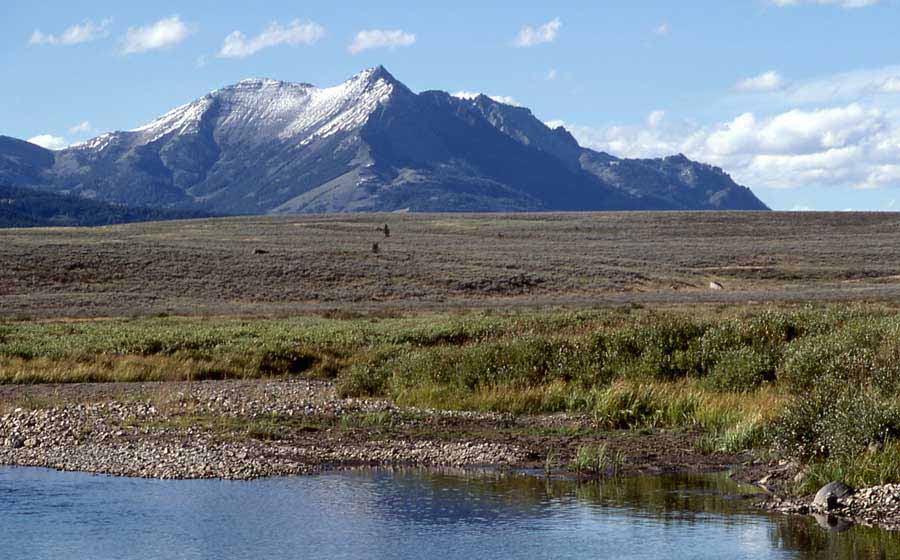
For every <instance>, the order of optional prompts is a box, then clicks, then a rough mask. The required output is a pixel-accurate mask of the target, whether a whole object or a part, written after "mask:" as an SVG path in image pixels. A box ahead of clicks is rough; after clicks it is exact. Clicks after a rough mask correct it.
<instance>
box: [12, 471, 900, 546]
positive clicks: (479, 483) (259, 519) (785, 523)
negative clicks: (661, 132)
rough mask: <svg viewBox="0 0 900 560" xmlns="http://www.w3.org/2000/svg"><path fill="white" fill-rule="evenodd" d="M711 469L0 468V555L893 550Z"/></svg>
mask: <svg viewBox="0 0 900 560" xmlns="http://www.w3.org/2000/svg"><path fill="white" fill-rule="evenodd" d="M741 492H747V488H742V487H738V486H737V485H735V484H733V483H732V482H731V481H729V480H728V479H727V478H726V477H724V476H722V475H712V476H671V477H645V478H633V479H624V480H619V481H608V482H604V483H602V484H587V485H576V484H573V483H571V482H552V483H548V482H546V481H542V480H538V479H534V478H528V477H499V476H489V475H488V476H485V475H483V474H482V475H478V476H475V475H473V474H469V475H466V474H456V475H449V474H436V473H428V472H419V471H405V472H386V471H361V472H345V473H334V474H326V475H321V476H311V477H295V478H279V479H267V480H259V481H253V482H228V481H215V480H214V481H158V480H139V479H126V478H112V477H104V476H91V475H86V474H80V473H60V472H55V471H51V470H46V469H32V468H0V543H2V548H0V557H2V558H16V559H18V558H28V559H42V558H54V559H55V558H61V559H62V558H64V559H68V560H73V559H82V558H90V559H96V560H103V559H117V560H128V559H138V558H139V559H146V558H166V559H199V558H203V559H206V558H209V559H238V558H240V559H252V558H265V559H282V558H298V559H300V558H322V559H331V558H335V559H342V558H404V559H405V558H426V559H440V560H451V559H456V558H460V559H466V560H473V559H479V558H493V559H500V558H579V559H580V558H753V559H764V558H900V535H897V534H894V533H887V532H884V531H877V530H873V529H867V528H863V527H852V528H850V529H849V530H847V531H844V532H840V533H838V532H831V531H827V530H825V529H823V528H821V527H820V526H819V525H817V523H816V522H815V521H814V520H812V519H810V518H802V517H786V516H770V515H767V514H763V513H760V512H757V511H754V510H752V509H750V508H749V507H748V505H747V503H746V501H744V500H741V499H738V498H737V497H736V495H737V494H740V493H741Z"/></svg>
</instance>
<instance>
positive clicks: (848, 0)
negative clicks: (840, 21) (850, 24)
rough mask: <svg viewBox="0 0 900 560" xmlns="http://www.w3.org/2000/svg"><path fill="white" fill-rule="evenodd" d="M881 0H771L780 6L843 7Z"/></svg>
mask: <svg viewBox="0 0 900 560" xmlns="http://www.w3.org/2000/svg"><path fill="white" fill-rule="evenodd" d="M880 2H881V0H769V3H770V4H774V5H776V6H779V7H782V8H783V7H786V6H799V5H801V4H817V5H820V6H840V7H841V8H865V7H868V6H874V5H875V4H878V3H880Z"/></svg>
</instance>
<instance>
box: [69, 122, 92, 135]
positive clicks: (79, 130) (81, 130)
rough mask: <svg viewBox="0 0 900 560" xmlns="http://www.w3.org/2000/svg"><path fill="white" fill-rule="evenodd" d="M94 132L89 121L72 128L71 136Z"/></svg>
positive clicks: (70, 130)
mask: <svg viewBox="0 0 900 560" xmlns="http://www.w3.org/2000/svg"><path fill="white" fill-rule="evenodd" d="M93 130H94V129H93V127H91V123H89V122H88V121H83V122H81V123H78V124H76V125H75V126H73V127H72V128H70V129H69V134H88V133H90V132H91V131H93Z"/></svg>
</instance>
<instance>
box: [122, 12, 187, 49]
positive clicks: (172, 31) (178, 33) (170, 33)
mask: <svg viewBox="0 0 900 560" xmlns="http://www.w3.org/2000/svg"><path fill="white" fill-rule="evenodd" d="M191 32H192V29H191V28H190V27H189V26H188V25H187V24H186V23H184V22H183V21H181V18H180V17H178V16H177V15H176V16H172V17H168V18H165V19H161V20H159V21H157V22H154V23H151V24H149V25H145V26H141V27H129V28H128V31H126V32H125V36H124V37H123V38H122V48H121V52H122V54H136V53H144V52H148V51H153V50H158V49H164V48H168V47H172V46H175V45H177V44H178V43H180V42H182V41H184V40H185V39H187V37H188V35H190V34H191Z"/></svg>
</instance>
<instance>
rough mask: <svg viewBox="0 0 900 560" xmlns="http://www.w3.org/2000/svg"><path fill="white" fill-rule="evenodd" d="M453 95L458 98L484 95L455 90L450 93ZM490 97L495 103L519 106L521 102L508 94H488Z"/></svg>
mask: <svg viewBox="0 0 900 560" xmlns="http://www.w3.org/2000/svg"><path fill="white" fill-rule="evenodd" d="M450 95H452V96H453V97H458V98H460V99H475V98H476V97H478V96H479V95H486V94H482V93H477V92H474V91H457V92H456V93H451V94H450ZM488 97H490V98H491V99H493V100H494V101H496V102H497V103H503V104H504V105H512V106H513V107H521V106H522V104H521V103H519V102H518V101H516V100H515V99H514V98H512V97H510V96H508V95H488Z"/></svg>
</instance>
